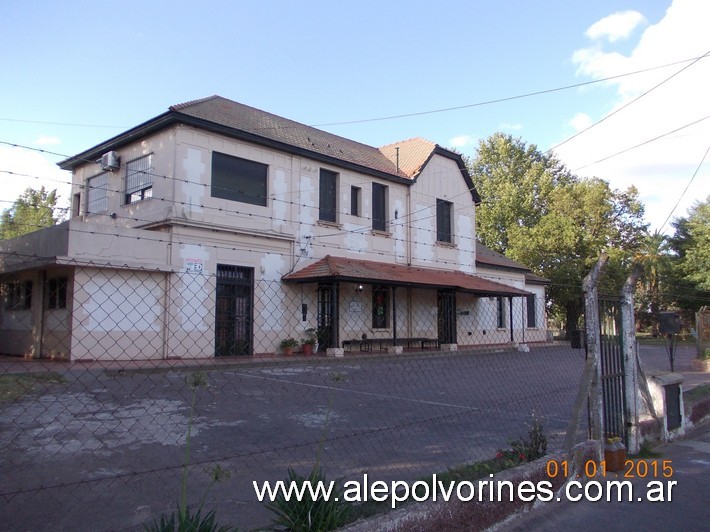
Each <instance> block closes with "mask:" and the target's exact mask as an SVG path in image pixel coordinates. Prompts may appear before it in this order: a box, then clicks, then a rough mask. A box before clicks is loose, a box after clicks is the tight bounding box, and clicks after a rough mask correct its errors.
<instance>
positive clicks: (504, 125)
mask: <svg viewBox="0 0 710 532" xmlns="http://www.w3.org/2000/svg"><path fill="white" fill-rule="evenodd" d="M500 129H502V130H504V131H520V130H521V129H523V125H522V124H511V123H510V122H503V123H502V124H501V125H500Z"/></svg>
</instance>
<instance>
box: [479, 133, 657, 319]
mask: <svg viewBox="0 0 710 532" xmlns="http://www.w3.org/2000/svg"><path fill="white" fill-rule="evenodd" d="M469 170H470V172H471V175H472V178H473V181H474V183H475V185H476V188H477V189H478V191H479V193H480V194H481V198H482V200H483V204H482V205H481V207H480V208H479V209H478V211H477V217H476V229H477V236H478V238H479V239H480V240H481V242H482V243H483V244H484V245H486V246H488V247H491V248H493V249H495V250H497V251H499V252H501V253H504V254H505V255H507V256H508V257H510V258H512V259H513V260H517V261H519V262H521V263H523V264H525V265H526V266H529V267H530V268H531V269H533V271H535V272H536V273H538V274H540V275H543V276H545V277H547V278H548V279H550V280H551V281H552V284H551V286H550V290H549V297H550V299H551V303H552V304H553V311H556V312H557V313H558V314H560V315H563V316H565V321H566V328H567V329H568V330H569V329H570V328H576V327H577V321H578V319H579V317H580V316H581V313H582V289H581V285H582V279H583V278H584V276H585V275H586V274H587V273H588V272H589V270H590V269H591V267H592V265H593V264H594V262H595V261H596V260H597V258H598V257H599V254H600V253H602V252H604V251H606V252H608V253H609V255H610V258H611V261H610V264H609V266H608V267H607V275H606V276H605V279H606V282H607V283H609V284H610V286H609V287H608V288H609V290H613V291H617V290H618V288H619V287H620V286H621V284H622V283H623V280H624V279H625V277H626V271H625V270H626V266H627V265H628V264H629V263H630V262H631V259H632V257H633V255H634V253H635V251H636V250H638V249H639V247H640V246H641V244H642V242H643V237H644V234H645V229H646V225H645V224H644V222H643V215H644V208H643V205H642V204H641V202H640V201H639V199H638V191H637V190H636V189H635V188H634V187H630V188H629V189H627V190H626V191H618V190H612V189H611V188H610V186H609V184H608V183H607V182H606V181H604V180H602V179H598V178H592V179H581V178H578V177H576V176H574V175H573V174H571V173H570V172H569V171H568V170H567V169H566V168H565V167H564V165H562V163H560V162H559V161H558V160H556V159H555V158H554V157H551V156H548V155H545V154H542V153H540V152H539V150H538V149H537V148H536V147H535V146H534V145H530V146H528V145H526V144H525V143H524V142H522V141H521V140H519V139H513V138H512V137H511V136H508V135H503V134H500V133H496V134H495V135H493V136H492V137H490V138H488V139H486V140H483V141H481V143H480V145H479V152H478V154H477V156H476V158H475V159H473V160H472V161H471V162H470V167H469Z"/></svg>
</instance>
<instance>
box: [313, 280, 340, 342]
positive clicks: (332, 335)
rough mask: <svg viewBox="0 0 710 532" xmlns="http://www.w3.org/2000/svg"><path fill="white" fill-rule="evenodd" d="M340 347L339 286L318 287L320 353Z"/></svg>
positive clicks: (324, 285) (322, 285)
mask: <svg viewBox="0 0 710 532" xmlns="http://www.w3.org/2000/svg"><path fill="white" fill-rule="evenodd" d="M328 347H338V286H337V285H336V284H320V285H318V351H325V350H326V349H327V348H328Z"/></svg>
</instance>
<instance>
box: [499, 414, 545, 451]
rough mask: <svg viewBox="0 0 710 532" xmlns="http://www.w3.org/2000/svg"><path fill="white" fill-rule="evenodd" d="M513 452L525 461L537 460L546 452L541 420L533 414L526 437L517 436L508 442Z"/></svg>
mask: <svg viewBox="0 0 710 532" xmlns="http://www.w3.org/2000/svg"><path fill="white" fill-rule="evenodd" d="M508 443H509V444H510V446H511V448H512V449H513V452H514V453H515V454H517V455H518V456H521V457H524V460H523V461H525V462H530V461H532V460H537V459H538V458H542V457H543V456H545V455H546V454H547V437H546V436H545V432H544V430H543V427H542V421H540V418H538V417H537V416H536V415H535V414H533V421H532V424H531V425H530V430H529V431H528V435H527V438H518V439H517V440H510V441H509V442H508Z"/></svg>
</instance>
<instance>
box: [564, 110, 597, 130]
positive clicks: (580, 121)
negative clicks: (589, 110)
mask: <svg viewBox="0 0 710 532" xmlns="http://www.w3.org/2000/svg"><path fill="white" fill-rule="evenodd" d="M569 123H570V125H571V126H572V127H573V128H574V130H575V131H582V130H583V129H586V128H588V127H589V126H591V125H592V123H593V121H592V117H591V116H589V115H588V114H586V113H577V114H576V115H574V117H572V120H570V121H569Z"/></svg>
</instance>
